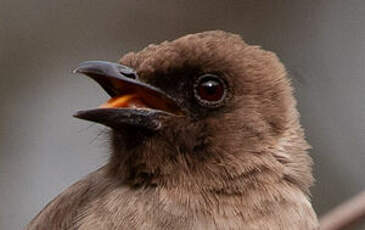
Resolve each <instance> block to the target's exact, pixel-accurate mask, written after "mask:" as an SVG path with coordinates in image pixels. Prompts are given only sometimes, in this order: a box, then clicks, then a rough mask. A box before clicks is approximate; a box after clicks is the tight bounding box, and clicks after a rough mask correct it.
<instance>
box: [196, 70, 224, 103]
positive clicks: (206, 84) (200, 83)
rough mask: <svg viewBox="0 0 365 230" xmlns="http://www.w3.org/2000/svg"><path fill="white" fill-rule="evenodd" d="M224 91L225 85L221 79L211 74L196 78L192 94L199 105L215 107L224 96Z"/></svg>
mask: <svg viewBox="0 0 365 230" xmlns="http://www.w3.org/2000/svg"><path fill="white" fill-rule="evenodd" d="M226 90H227V87H226V84H225V82H224V81H223V80H222V79H221V78H219V77H218V76H216V75H213V74H204V75H202V76H200V77H199V78H198V80H197V82H196V84H195V87H194V94H195V97H196V98H197V99H198V101H199V103H200V104H203V105H207V106H213V107H216V106H219V105H220V104H221V102H222V101H223V99H224V97H225V96H226Z"/></svg>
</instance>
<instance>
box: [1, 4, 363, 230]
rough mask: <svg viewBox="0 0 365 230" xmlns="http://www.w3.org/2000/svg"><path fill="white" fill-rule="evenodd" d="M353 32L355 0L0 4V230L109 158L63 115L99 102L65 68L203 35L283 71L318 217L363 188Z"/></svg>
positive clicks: (358, 62) (357, 24) (359, 16)
mask: <svg viewBox="0 0 365 230" xmlns="http://www.w3.org/2000/svg"><path fill="white" fill-rule="evenodd" d="M364 28H365V1H361V0H358V1H356V0H348V1H341V0H331V1H319V0H315V1H314V0H313V1H312V0H308V1H303V0H291V1H279V0H277V1H256V0H252V1H244V0H243V1H219V0H213V1H212V0H210V1H208V0H200V1H189V0H184V1H182V0H180V1H168V0H161V1H138V0H129V1H122V0H111V1H97V0H92V1H86V0H73V1H67V0H58V1H46V0H27V1H25V0H22V1H21V0H0V99H1V113H0V229H1V230H3V229H4V230H8V229H9V230H13V229H14V230H15V229H22V228H23V227H24V226H25V224H26V223H27V222H29V221H30V220H31V219H32V217H34V216H35V215H36V214H37V212H38V211H40V210H41V209H42V207H44V205H46V204H47V203H48V202H49V201H50V200H51V199H52V198H54V197H55V196H56V195H57V194H58V193H60V192H61V191H62V190H63V189H65V188H66V187H68V186H69V185H71V184H72V183H73V182H75V181H77V180H78V179H80V178H81V177H83V176H84V175H86V174H87V173H89V172H90V171H92V170H95V169H96V168H98V167H100V166H101V165H102V164H103V163H104V162H105V161H106V160H107V159H108V149H107V147H106V146H107V145H106V144H107V143H106V137H105V136H103V135H102V134H103V130H104V128H102V127H101V126H98V125H90V123H88V122H85V121H80V120H76V119H74V118H72V114H73V113H74V112H75V111H77V110H79V109H83V108H89V107H94V106H97V105H99V104H101V103H102V102H104V101H105V100H106V99H107V96H106V95H105V93H104V92H103V91H102V90H101V88H100V87H99V86H97V84H95V83H94V82H92V81H91V80H89V79H86V78H82V77H79V76H74V75H72V74H71V70H72V68H74V67H75V66H76V65H77V64H78V63H80V62H81V61H84V60H90V59H103V60H109V61H116V60H118V59H119V57H120V56H121V55H122V54H123V53H125V52H127V51H130V50H139V49H141V48H143V47H144V46H146V45H147V44H149V43H159V42H161V41H163V40H166V39H167V40H171V39H174V38H177V37H179V36H181V35H184V34H187V33H194V32H200V31H204V30H212V29H223V30H227V31H230V32H234V33H239V34H241V35H242V36H243V38H244V39H245V40H246V41H247V42H249V43H251V44H258V45H261V46H263V47H264V48H265V49H268V50H272V51H275V52H276V53H277V54H278V55H279V57H280V58H281V60H282V61H283V62H284V63H285V65H286V66H287V68H288V70H289V72H290V75H291V76H292V77H293V79H294V84H295V86H296V95H297V98H298V101H299V110H300V112H301V114H302V123H303V125H304V127H305V128H306V131H307V136H308V139H309V141H310V143H311V144H312V145H313V151H312V152H311V155H312V156H313V158H314V160H315V176H316V178H317V183H316V186H315V187H314V188H313V190H312V191H313V201H314V206H315V209H316V210H317V212H318V213H319V214H320V215H321V214H323V213H325V212H326V211H328V210H329V209H331V208H333V207H334V206H336V204H338V203H339V202H341V201H343V200H345V199H347V198H349V197H351V196H353V195H354V194H356V193H358V192H359V191H360V190H362V189H364V187H365V181H364V176H365V166H364V165H365V142H364V136H365V76H364V75H365V29H364ZM358 229H361V228H360V227H359V228H358Z"/></svg>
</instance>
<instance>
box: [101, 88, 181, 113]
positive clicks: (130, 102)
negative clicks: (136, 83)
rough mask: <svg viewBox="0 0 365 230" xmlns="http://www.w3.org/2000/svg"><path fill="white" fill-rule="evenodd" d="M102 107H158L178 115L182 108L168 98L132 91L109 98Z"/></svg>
mask: <svg viewBox="0 0 365 230" xmlns="http://www.w3.org/2000/svg"><path fill="white" fill-rule="evenodd" d="M100 108H147V109H148V108H149V109H157V110H161V111H165V112H169V113H173V114H176V115H181V114H182V112H181V110H180V109H179V108H178V107H177V106H176V105H175V104H173V103H172V102H170V101H169V100H167V99H164V98H160V97H157V96H155V95H150V94H148V93H145V92H143V91H142V92H139V93H130V94H126V95H121V96H117V97H113V98H111V99H109V100H108V101H107V102H106V103H104V104H102V105H101V106H100Z"/></svg>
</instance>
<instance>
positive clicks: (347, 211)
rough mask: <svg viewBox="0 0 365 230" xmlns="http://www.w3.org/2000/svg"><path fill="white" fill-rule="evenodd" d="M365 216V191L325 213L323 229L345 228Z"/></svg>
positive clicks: (322, 222) (322, 221)
mask: <svg viewBox="0 0 365 230" xmlns="http://www.w3.org/2000/svg"><path fill="white" fill-rule="evenodd" d="M363 218H365V191H363V192H361V193H360V194H358V195H357V196H355V197H354V198H351V199H350V200H348V201H346V202H345V203H343V204H341V205H339V206H338V207H337V208H335V209H334V210H332V211H330V212H329V213H327V214H326V215H324V216H323V217H322V218H321V220H320V223H321V230H343V229H345V228H346V227H349V226H351V225H353V224H355V223H356V222H357V221H359V220H361V219H363Z"/></svg>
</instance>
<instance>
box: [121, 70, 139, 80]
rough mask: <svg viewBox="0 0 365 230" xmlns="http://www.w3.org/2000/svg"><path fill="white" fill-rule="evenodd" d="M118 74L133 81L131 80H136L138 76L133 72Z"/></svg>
mask: <svg viewBox="0 0 365 230" xmlns="http://www.w3.org/2000/svg"><path fill="white" fill-rule="evenodd" d="M120 73H121V74H123V75H124V76H126V77H127V78H130V79H133V80H137V79H138V75H137V74H136V73H134V72H131V73H124V72H120Z"/></svg>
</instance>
